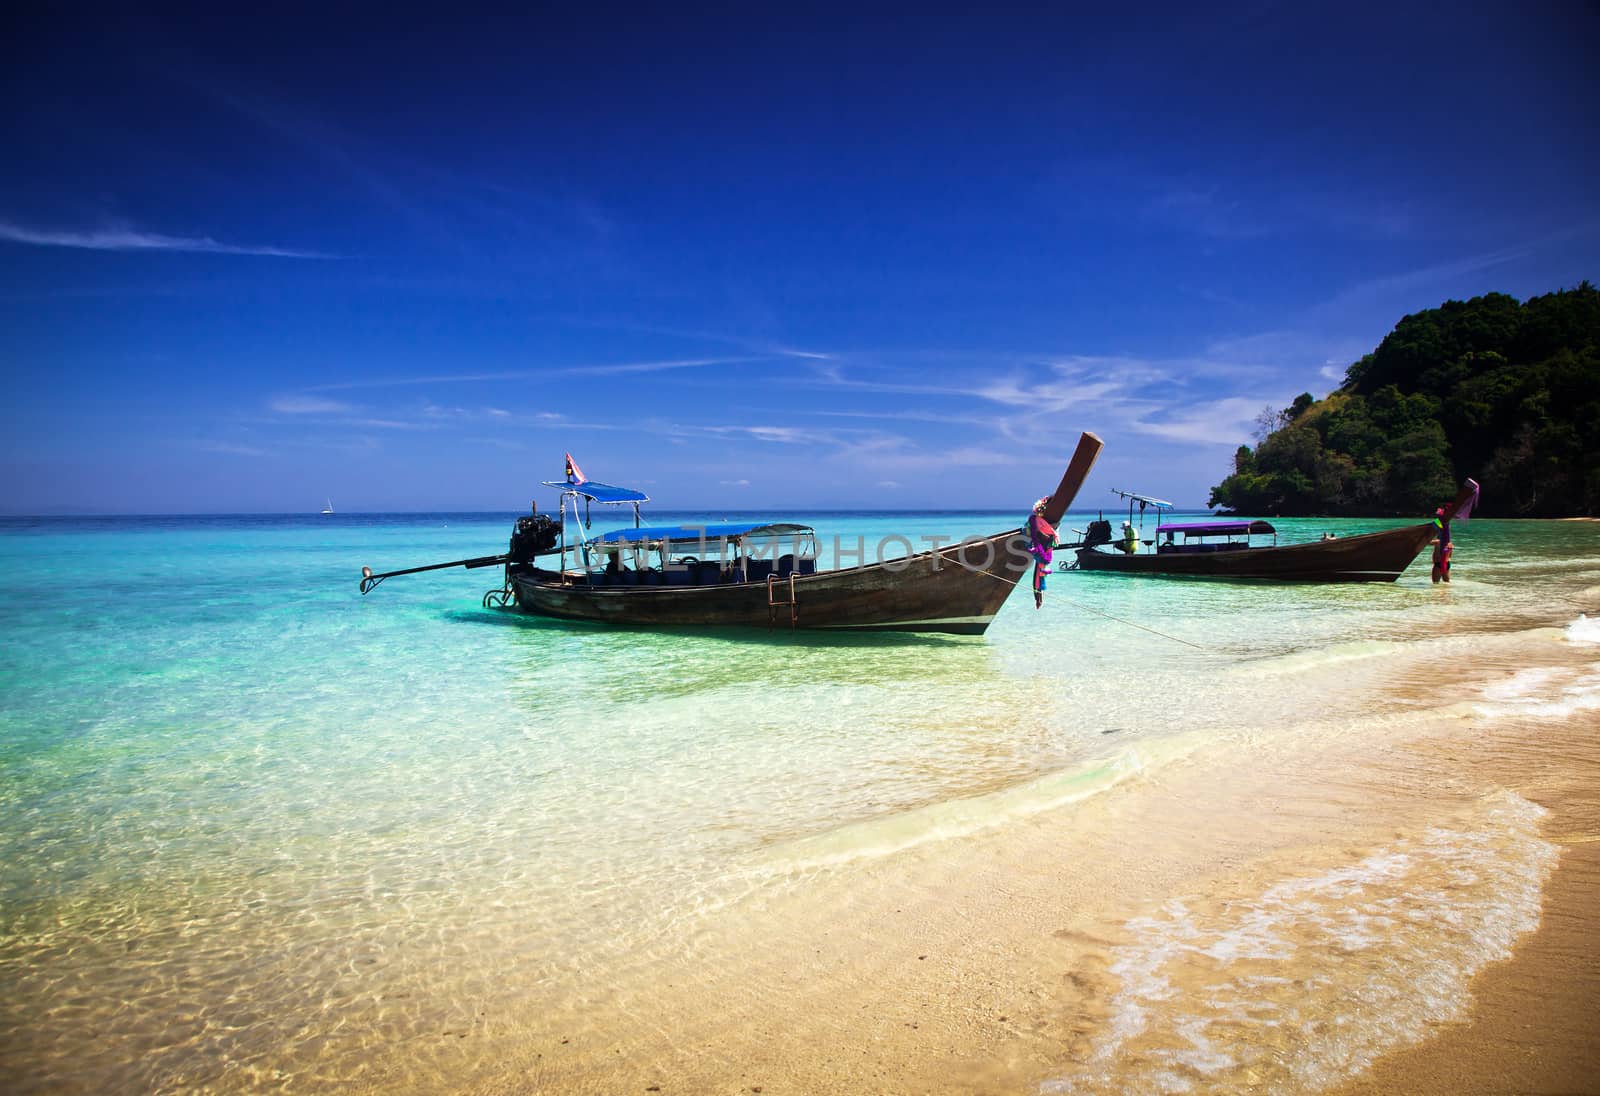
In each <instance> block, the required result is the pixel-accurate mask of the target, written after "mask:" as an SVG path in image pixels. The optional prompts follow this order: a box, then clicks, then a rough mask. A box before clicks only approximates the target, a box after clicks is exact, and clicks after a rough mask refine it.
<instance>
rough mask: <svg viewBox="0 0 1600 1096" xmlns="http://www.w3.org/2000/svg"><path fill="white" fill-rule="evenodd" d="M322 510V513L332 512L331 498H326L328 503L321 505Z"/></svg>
mask: <svg viewBox="0 0 1600 1096" xmlns="http://www.w3.org/2000/svg"><path fill="white" fill-rule="evenodd" d="M322 512H323V513H324V514H331V513H333V500H332V499H329V500H328V505H326V506H324V507H323V508H322Z"/></svg>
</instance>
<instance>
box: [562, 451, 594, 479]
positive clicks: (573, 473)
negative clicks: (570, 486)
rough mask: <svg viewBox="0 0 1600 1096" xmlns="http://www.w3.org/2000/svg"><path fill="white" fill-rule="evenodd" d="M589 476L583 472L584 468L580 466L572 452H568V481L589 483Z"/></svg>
mask: <svg viewBox="0 0 1600 1096" xmlns="http://www.w3.org/2000/svg"><path fill="white" fill-rule="evenodd" d="M588 481H589V477H588V476H586V475H584V474H583V469H582V468H579V467H578V462H577V461H575V460H573V459H572V454H571V453H568V454H567V482H568V483H587V482H588Z"/></svg>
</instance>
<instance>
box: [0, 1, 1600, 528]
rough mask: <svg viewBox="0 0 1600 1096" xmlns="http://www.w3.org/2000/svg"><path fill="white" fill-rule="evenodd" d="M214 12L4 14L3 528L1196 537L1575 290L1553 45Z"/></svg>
mask: <svg viewBox="0 0 1600 1096" xmlns="http://www.w3.org/2000/svg"><path fill="white" fill-rule="evenodd" d="M41 7H42V6H41ZM233 7H234V6H233V5H213V6H211V7H210V8H209V9H208V8H195V9H186V8H178V7H172V6H162V7H156V8H145V9H135V8H133V7H126V8H124V7H121V6H117V7H108V8H106V9H104V10H103V11H100V12H98V13H96V12H95V11H93V10H92V9H78V8H73V9H63V10H62V11H60V12H55V13H49V12H44V11H36V12H32V13H29V12H27V11H17V10H12V9H8V10H7V12H6V14H4V15H0V43H3V44H0V90H3V91H4V94H5V97H6V102H7V103H8V104H9V105H10V109H8V110H7V111H5V112H4V114H3V116H0V141H3V147H4V148H5V150H6V154H5V156H4V157H3V158H0V393H3V416H4V420H3V426H4V430H3V438H0V511H4V512H9V513H39V512H63V511H80V512H135V513H167V512H237V511H251V512H255V511H261V512H304V511H310V510H315V509H318V508H320V506H321V504H322V502H323V500H324V499H325V498H330V497H331V498H332V499H333V500H334V503H335V505H336V507H337V508H338V509H340V510H342V511H358V510H429V509H460V510H473V509H516V508H520V507H521V506H523V505H525V503H526V501H527V499H528V498H530V497H533V496H534V495H537V496H538V497H539V498H540V499H541V501H542V502H548V495H549V492H548V491H545V490H544V489H541V488H538V487H537V486H536V485H537V482H538V481H539V480H541V479H550V478H554V477H556V476H559V474H560V472H561V461H562V454H563V453H564V452H565V451H567V450H571V451H572V453H573V454H574V456H576V457H577V459H578V460H579V462H580V463H581V464H582V465H583V467H584V469H585V470H586V471H587V472H588V474H589V475H591V476H593V477H594V478H596V479H601V480H606V481H609V482H615V483H623V484H629V485H634V486H640V487H643V488H644V489H645V490H648V491H649V492H650V493H651V494H652V495H653V496H654V497H655V498H656V499H657V500H658V503H659V505H661V506H664V507H686V508H692V507H698V506H712V507H717V508H724V509H748V508H778V509H781V508H784V507H790V508H795V509H799V508H815V507H840V508H854V507H872V508H878V507H885V508H921V507H930V506H932V507H951V508H1004V507H1023V506H1025V505H1026V504H1027V503H1029V502H1031V500H1032V499H1033V498H1034V497H1035V496H1037V495H1039V494H1042V493H1044V492H1045V491H1047V490H1048V489H1049V488H1050V487H1051V486H1053V485H1054V483H1055V480H1056V478H1057V477H1058V476H1059V473H1060V470H1061V467H1062V466H1063V464H1064V462H1065V459H1066V457H1067V456H1068V455H1069V454H1070V452H1071V449H1072V446H1073V444H1074V442H1075V440H1076V438H1077V434H1078V432H1079V431H1080V430H1085V429H1090V430H1094V431H1096V432H1097V433H1099V434H1100V435H1101V436H1102V437H1103V438H1104V439H1105V441H1106V450H1105V452H1104V454H1103V456H1102V458H1101V463H1100V465H1099V467H1098V469H1097V471H1096V473H1095V476H1094V478H1093V480H1092V481H1091V483H1090V487H1089V490H1088V492H1087V493H1086V494H1085V495H1084V496H1083V497H1082V498H1081V499H1080V503H1090V504H1096V503H1097V502H1098V501H1099V500H1100V499H1101V496H1102V495H1103V496H1104V499H1105V500H1106V501H1108V503H1109V501H1110V498H1111V497H1110V496H1109V494H1106V493H1105V491H1106V489H1107V488H1110V487H1122V488H1126V489H1130V490H1138V491H1144V492H1147V493H1152V494H1157V495H1161V496H1163V497H1166V498H1170V499H1173V500H1175V501H1177V502H1178V503H1180V504H1183V505H1196V506H1198V505H1203V504H1204V503H1205V501H1206V494H1207V491H1208V489H1209V487H1210V486H1211V485H1213V484H1215V483H1216V482H1218V481H1219V480H1220V479H1221V478H1222V476H1223V475H1225V474H1226V472H1227V470H1228V466H1229V462H1230V459H1231V456H1232V453H1233V450H1234V448H1235V447H1236V446H1237V445H1238V444H1240V443H1241V442H1245V441H1249V440H1250V438H1251V435H1252V433H1253V431H1254V426H1253V420H1254V418H1255V417H1256V415H1257V413H1258V412H1259V411H1260V410H1261V409H1262V408H1263V407H1264V406H1269V405H1270V406H1273V407H1281V406H1284V405H1286V404H1287V403H1288V402H1289V401H1290V400H1292V399H1293V397H1294V396H1295V395H1296V394H1298V393H1299V392H1302V391H1308V390H1309V391H1310V392H1312V393H1313V394H1314V395H1318V396H1321V395H1323V394H1325V393H1326V392H1327V391H1329V390H1330V389H1332V388H1334V387H1336V386H1337V385H1338V383H1339V381H1340V380H1341V379H1342V376H1343V371H1344V368H1345V367H1346V366H1347V365H1348V364H1349V363H1350V362H1351V361H1353V360H1355V359H1356V358H1357V357H1359V356H1360V355H1361V354H1363V353H1365V352H1366V351H1367V350H1370V349H1371V348H1372V347H1373V346H1374V345H1375V344H1376V343H1377V341H1378V340H1379V339H1381V338H1382V337H1383V335H1384V334H1385V333H1386V332H1387V331H1388V330H1389V329H1390V328H1391V327H1392V326H1393V324H1394V323H1395V321H1397V320H1398V319H1399V318H1400V317H1401V316H1402V315H1404V314H1405V313H1407V312H1409V311H1415V310H1418V309H1421V308H1427V307H1431V306H1433V305H1436V304H1438V303H1439V302H1440V301H1442V300H1445V299H1447V298H1451V297H1457V298H1462V297H1467V296H1471V295H1475V294H1478V293H1482V292H1488V291H1492V290H1499V291H1504V292H1509V293H1512V294H1515V295H1517V296H1518V297H1526V296H1530V295H1534V294H1537V293H1542V292H1547V291H1550V290H1554V289H1557V288H1560V287H1563V286H1571V285H1575V284H1576V283H1577V282H1578V281H1580V280H1581V279H1584V278H1589V279H1592V280H1593V279H1597V278H1600V262H1597V261H1596V260H1597V257H1600V187H1597V186H1596V185H1595V179H1596V178H1597V177H1600V171H1597V167H1600V163H1597V160H1600V157H1597V154H1596V141H1595V138H1594V134H1595V132H1597V131H1600V124H1597V123H1600V118H1597V113H1600V112H1597V107H1596V104H1597V103H1600V77H1597V75H1596V73H1597V72H1600V65H1597V64H1596V60H1597V58H1600V48H1597V47H1600V15H1597V14H1596V11H1595V9H1594V8H1593V7H1592V6H1590V5H1579V4H1558V5H1537V4H1536V5H1515V6H1513V5H1504V6H1499V7H1493V6H1488V5H1482V6H1468V7H1467V9H1466V10H1464V11H1454V12H1451V13H1449V14H1448V15H1444V14H1435V13H1433V12H1431V11H1427V10H1410V9H1406V8H1404V7H1403V6H1396V5H1387V6H1382V7H1367V8H1362V7H1356V6H1352V5H1348V4H1345V5H1338V6H1336V7H1333V6H1330V7H1319V8H1311V7H1307V6H1304V5H1281V6H1280V5H1271V4H1253V5H1248V6H1239V7H1235V8H1231V9H1227V10H1222V9H1218V10H1211V6H1206V5H1201V6H1198V7H1196V6H1194V5H1187V6H1174V7H1170V8H1165V7H1146V8H1141V9H1137V10H1136V11H1135V13H1134V14H1130V15H1126V16H1117V17H1112V16H1109V15H1105V14H1102V13H1100V12H1095V11H1089V10H1087V9H1081V10H1080V9H1076V8H1074V7H1073V6H1069V5H1051V6H1039V7H1033V8H1029V7H983V8H981V9H979V8H970V9H966V10H952V11H949V12H943V13H941V12H940V10H939V9H938V8H937V7H935V6H932V5H916V6H911V5H907V6H877V5H851V6H842V7H824V6H805V5H797V6H793V7H792V9H791V8H783V9H780V8H778V7H777V6H776V5H759V4H756V5H748V4H747V5H726V6H715V7H709V6H705V7H703V6H698V5H652V6H641V7H637V8H633V7H627V6H615V7H607V8H601V7H598V6H587V5H555V6H551V7H547V8H530V9H528V10H527V11H526V12H525V13H524V14H522V15H520V16H516V17H508V16H506V15H503V14H499V15H475V14H473V13H472V11H471V10H470V9H466V8H464V7H460V6H456V7H450V8H438V7H436V6H435V7H429V8H425V9H419V10H418V11H416V12H415V13H413V14H403V13H399V11H400V9H397V8H395V7H392V6H391V7H381V8H380V7H375V8H372V9H367V10H366V11H365V13H361V12H357V11H354V10H346V11H344V12H342V13H336V14H333V15H330V14H329V13H328V12H326V11H322V10H318V9H312V8H295V7H292V6H291V7H284V6H279V5H274V6H270V7H269V8H263V9H261V12H260V13H247V14H243V15H240V14H237V13H235V12H234V11H233V10H231V9H232V8H233Z"/></svg>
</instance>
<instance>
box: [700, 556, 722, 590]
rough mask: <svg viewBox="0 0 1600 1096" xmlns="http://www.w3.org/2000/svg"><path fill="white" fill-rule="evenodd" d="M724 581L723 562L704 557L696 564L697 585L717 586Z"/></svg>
mask: <svg viewBox="0 0 1600 1096" xmlns="http://www.w3.org/2000/svg"><path fill="white" fill-rule="evenodd" d="M720 581H722V564H720V563H718V562H717V561H716V560H714V559H703V560H701V561H700V562H699V563H697V564H695V565H694V584H695V585H696V586H715V585H716V584H717V583H718V582H720Z"/></svg>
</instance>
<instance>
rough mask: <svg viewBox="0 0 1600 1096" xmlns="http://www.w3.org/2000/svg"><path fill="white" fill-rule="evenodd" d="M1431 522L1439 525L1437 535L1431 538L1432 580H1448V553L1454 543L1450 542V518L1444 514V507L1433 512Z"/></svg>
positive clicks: (1451, 550) (1452, 549) (1453, 547)
mask: <svg viewBox="0 0 1600 1096" xmlns="http://www.w3.org/2000/svg"><path fill="white" fill-rule="evenodd" d="M1433 524H1434V525H1436V526H1438V527H1439V535H1438V536H1436V537H1434V538H1433V581H1434V582H1449V581H1450V553H1451V552H1453V551H1454V550H1455V545H1453V544H1451V543H1450V519H1449V518H1447V517H1445V516H1444V507H1443V506H1441V507H1439V509H1437V510H1435V511H1434V512H1433Z"/></svg>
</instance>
